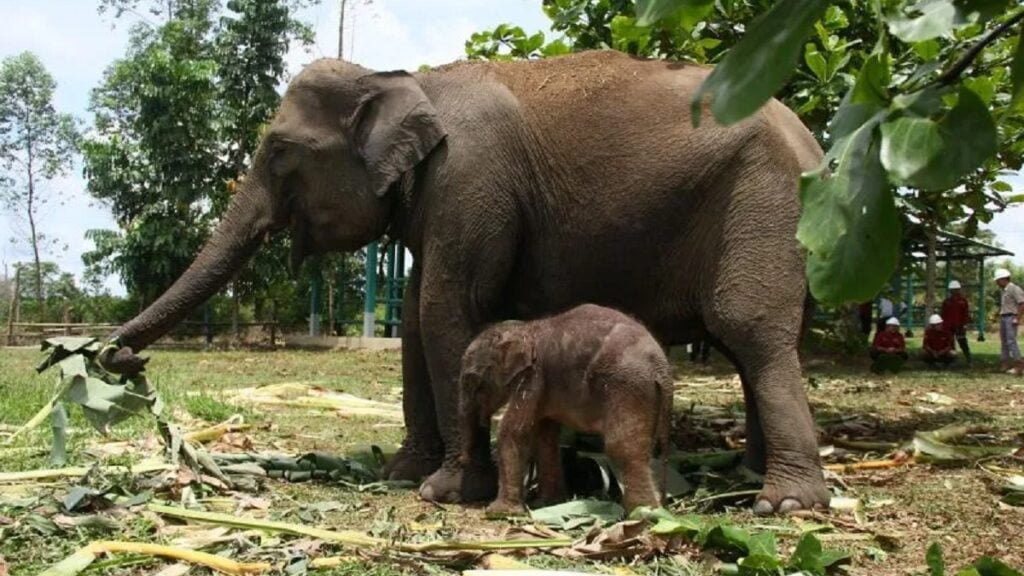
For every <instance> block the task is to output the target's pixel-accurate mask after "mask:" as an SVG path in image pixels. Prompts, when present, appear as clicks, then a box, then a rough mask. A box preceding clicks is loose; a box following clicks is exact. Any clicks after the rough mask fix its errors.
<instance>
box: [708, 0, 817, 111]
mask: <svg viewBox="0 0 1024 576" xmlns="http://www.w3.org/2000/svg"><path fill="white" fill-rule="evenodd" d="M828 6H829V2H828V1H827V0H782V1H781V2H779V3H778V4H776V5H775V6H773V7H772V8H771V10H769V11H768V13H766V14H765V15H764V16H762V17H760V18H758V19H757V20H756V21H754V23H753V24H751V26H750V28H749V29H748V31H747V33H746V34H745V35H744V36H743V39H742V40H740V42H739V43H738V44H737V45H736V46H734V47H733V48H732V49H731V50H730V51H729V52H728V54H726V56H725V58H724V59H723V60H722V62H721V63H720V64H719V65H718V66H716V67H715V69H714V71H712V72H711V75H710V76H708V78H707V79H706V80H704V83H703V84H701V87H700V90H698V91H697V93H696V94H694V95H693V100H692V102H691V117H692V121H693V124H694V125H695V126H696V125H697V124H699V123H700V116H701V108H702V106H703V104H704V101H705V99H708V100H710V106H711V111H712V113H713V114H714V116H715V119H717V120H718V121H719V122H720V123H722V124H732V123H734V122H738V121H740V120H742V119H743V118H746V117H747V116H750V115H751V114H753V113H754V112H756V111H757V110H758V109H759V108H760V107H761V106H762V105H764V103H765V102H767V101H768V100H769V99H771V97H772V96H774V95H775V93H776V92H778V91H779V89H780V88H782V87H783V85H785V83H786V80H787V79H788V78H789V76H790V75H791V74H792V72H793V68H794V66H796V61H797V58H798V57H799V56H800V48H801V46H802V44H803V41H804V38H806V37H807V35H808V34H809V33H810V32H811V30H813V28H814V23H815V22H817V21H818V19H819V18H820V17H821V16H822V14H824V13H825V10H826V9H827V8H828Z"/></svg>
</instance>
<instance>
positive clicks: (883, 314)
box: [875, 296, 896, 336]
mask: <svg viewBox="0 0 1024 576" xmlns="http://www.w3.org/2000/svg"><path fill="white" fill-rule="evenodd" d="M895 315H896V307H895V306H894V305H893V303H892V300H890V299H889V297H888V296H882V297H881V298H879V299H878V322H877V323H876V324H875V332H876V334H875V335H876V336H877V335H878V334H877V333H879V332H884V331H885V326H886V322H888V321H889V318H892V317H893V316H895Z"/></svg>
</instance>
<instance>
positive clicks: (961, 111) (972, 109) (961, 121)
mask: <svg viewBox="0 0 1024 576" xmlns="http://www.w3.org/2000/svg"><path fill="white" fill-rule="evenodd" d="M996 138H997V134H996V125H995V122H993V120H992V115H991V114H990V113H989V111H988V107H987V106H986V105H985V103H984V102H983V101H982V100H981V98H979V97H978V95H977V94H976V93H975V92H974V91H973V90H970V89H968V88H963V89H962V90H960V97H959V99H958V101H957V104H956V106H954V107H953V109H952V110H950V111H949V112H948V113H947V114H946V115H945V116H944V117H943V118H942V119H941V120H939V121H934V120H932V119H931V118H927V117H921V116H915V115H913V114H911V113H907V114H904V115H902V116H899V117H897V118H895V119H893V120H890V121H888V122H886V123H884V124H882V151H881V154H882V165H883V166H885V169H886V170H888V171H889V174H890V176H891V177H892V179H893V180H894V181H895V182H897V183H899V184H903V185H906V186H911V187H914V188H918V189H921V190H940V191H941V190H948V189H950V188H954V187H956V186H957V184H959V183H960V181H961V179H962V178H963V177H964V176H965V175H967V174H968V173H970V172H971V171H972V170H974V169H976V168H977V167H978V166H981V164H982V163H983V162H985V160H987V159H988V158H990V157H991V156H993V155H995V153H996V146H997V142H996Z"/></svg>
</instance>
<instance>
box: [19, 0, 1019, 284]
mask: <svg viewBox="0 0 1024 576" xmlns="http://www.w3.org/2000/svg"><path fill="white" fill-rule="evenodd" d="M337 4H338V2H337V1H336V0H325V1H324V2H322V3H321V4H320V5H319V6H315V7H313V8H310V9H307V10H305V11H304V12H303V14H302V18H303V19H305V20H306V21H308V22H309V23H310V24H312V25H313V27H314V29H315V31H316V45H315V46H313V47H312V48H311V49H310V50H309V51H305V50H301V49H294V50H292V51H291V52H290V53H289V55H288V63H289V70H290V71H291V72H292V73H293V74H294V73H296V72H298V71H299V70H301V68H302V66H303V65H304V64H306V63H308V62H309V61H311V60H313V59H315V58H319V57H323V56H335V55H336V52H337V44H338V31H337V22H338V9H339V8H338V6H337ZM350 4H353V5H354V6H353V7H350V14H349V19H348V30H347V31H346V35H347V36H348V37H349V38H350V39H351V43H350V42H349V41H346V47H345V49H346V54H345V55H346V57H347V58H349V59H351V60H354V61H355V62H357V63H359V64H362V65H364V66H366V67H368V68H372V69H375V70H394V69H415V68H417V67H418V66H420V65H421V64H430V65H436V64H443V63H445V62H450V61H452V60H455V59H457V58H460V57H462V55H463V44H464V43H465V41H466V39H467V38H468V37H469V35H470V34H471V33H472V32H475V31H478V30H483V29H486V28H493V27H494V26H496V25H497V24H499V23H502V22H512V23H515V24H517V25H520V26H522V27H523V28H524V29H526V30H527V31H528V32H529V31H534V30H540V29H543V30H546V29H547V23H548V20H547V18H546V17H545V16H544V14H543V12H542V11H541V8H540V6H541V2H540V0H488V1H486V2H485V1H480V0H431V1H430V2H426V1H424V0H372V1H371V2H366V1H365V0H350ZM96 5H97V2H95V1H93V0H0V14H3V16H4V17H3V18H2V19H0V58H2V57H6V56H9V55H11V54H15V53H18V52H21V51H23V50H31V51H33V52H35V53H36V54H37V55H38V56H39V57H40V58H41V59H42V61H43V63H44V65H45V66H46V67H47V69H48V70H49V71H50V73H51V74H53V76H54V78H55V79H56V81H57V94H56V106H57V108H58V109H59V110H61V111H63V112H70V113H72V114H74V115H75V116H77V117H79V118H81V119H82V120H83V121H84V122H85V123H86V124H87V125H88V124H91V117H90V115H89V112H88V110H87V107H88V103H89V91H90V90H91V89H92V88H93V87H94V86H96V85H97V84H98V83H99V81H100V79H101V76H102V73H103V70H104V68H105V67H106V66H107V65H108V64H109V63H110V62H112V61H113V60H114V59H116V58H118V57H120V56H121V55H123V53H124V50H125V48H126V45H127V23H126V22H118V23H117V25H116V26H114V22H113V21H112V19H111V18H110V17H109V16H100V15H99V14H97V13H96ZM80 172H81V168H80V167H78V166H76V168H75V169H74V171H73V172H72V174H70V175H69V176H67V177H65V178H61V179H59V180H55V181H53V182H52V183H50V184H49V186H50V187H51V189H52V191H55V192H56V191H59V192H60V193H61V197H62V203H61V204H60V205H55V206H52V207H51V208H49V209H48V210H47V211H46V212H44V214H43V215H42V219H41V220H42V222H41V223H40V228H41V230H42V231H43V232H44V233H46V234H48V235H50V236H51V237H53V238H56V239H57V240H59V243H60V244H62V245H67V250H66V251H59V250H58V251H53V252H51V253H50V254H48V255H47V257H48V259H51V260H54V261H56V262H57V263H58V264H59V265H60V266H61V268H63V269H65V270H68V271H71V272H74V273H75V274H80V273H81V271H82V268H83V266H82V262H81V254H82V252H84V251H87V250H88V249H90V248H91V246H90V243H89V242H88V241H86V240H85V239H84V238H83V234H84V232H85V230H88V229H90V228H113V227H114V223H113V221H112V220H111V218H110V215H109V213H108V211H107V210H106V209H105V208H104V207H103V206H102V205H97V203H96V202H95V201H93V200H91V199H90V198H89V196H88V195H87V194H86V193H85V182H84V181H83V180H82V178H81V177H80ZM1011 181H1012V183H1013V184H1014V186H1015V188H1016V192H1017V193H1024V178H1021V177H1020V176H1016V177H1014V178H1012V179H1011ZM24 227H25V226H24V223H23V222H21V221H20V220H19V219H18V218H16V217H11V216H10V215H8V214H6V213H5V214H3V215H0V265H2V264H10V263H12V262H17V261H22V260H26V259H28V258H29V257H30V256H31V252H30V250H29V247H28V246H27V245H25V244H12V243H10V242H9V241H8V238H10V237H11V236H14V235H18V234H19V231H20V230H22V229H23V228H24ZM991 228H992V229H993V230H994V231H995V232H996V234H997V235H998V237H999V240H1000V241H1001V242H1002V243H1003V244H1004V245H1006V246H1007V247H1008V248H1009V249H1010V250H1012V251H1014V252H1016V253H1017V254H1019V255H1020V256H1018V257H1017V261H1018V262H1020V263H1024V207H1022V208H1015V209H1012V210H1010V211H1008V212H1007V213H1004V214H1000V215H997V216H996V218H995V220H994V221H993V223H992V226H991ZM0 273H2V272H0ZM108 286H109V287H110V288H111V289H113V290H115V291H117V292H120V291H122V290H121V288H120V285H119V283H118V281H117V279H114V278H112V279H110V280H109V281H108Z"/></svg>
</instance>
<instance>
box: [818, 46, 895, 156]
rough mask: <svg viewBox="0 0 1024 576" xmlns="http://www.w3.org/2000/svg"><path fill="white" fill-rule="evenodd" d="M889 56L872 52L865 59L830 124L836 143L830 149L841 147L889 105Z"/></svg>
mask: <svg viewBox="0 0 1024 576" xmlns="http://www.w3.org/2000/svg"><path fill="white" fill-rule="evenodd" d="M889 78H890V74H889V57H888V56H887V55H885V54H872V55H871V56H869V57H868V58H867V60H865V61H864V65H863V66H861V69H860V72H858V73H857V80H856V81H855V82H854V84H853V88H851V89H850V90H849V91H848V92H847V93H846V96H844V97H843V101H842V103H841V104H840V106H839V110H837V111H836V115H835V117H834V118H833V120H832V124H831V126H830V129H831V132H832V139H833V146H832V150H830V151H829V153H830V155H831V154H833V151H835V150H838V149H840V148H841V146H842V144H841V142H842V141H843V140H844V139H845V138H847V137H848V136H850V135H851V134H853V133H854V132H856V131H857V130H858V129H859V128H860V127H861V126H863V125H864V123H865V122H867V121H868V120H869V119H870V118H872V117H873V116H876V115H877V114H878V113H879V112H880V111H881V110H884V109H885V108H886V107H887V106H889V96H888V86H889Z"/></svg>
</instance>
